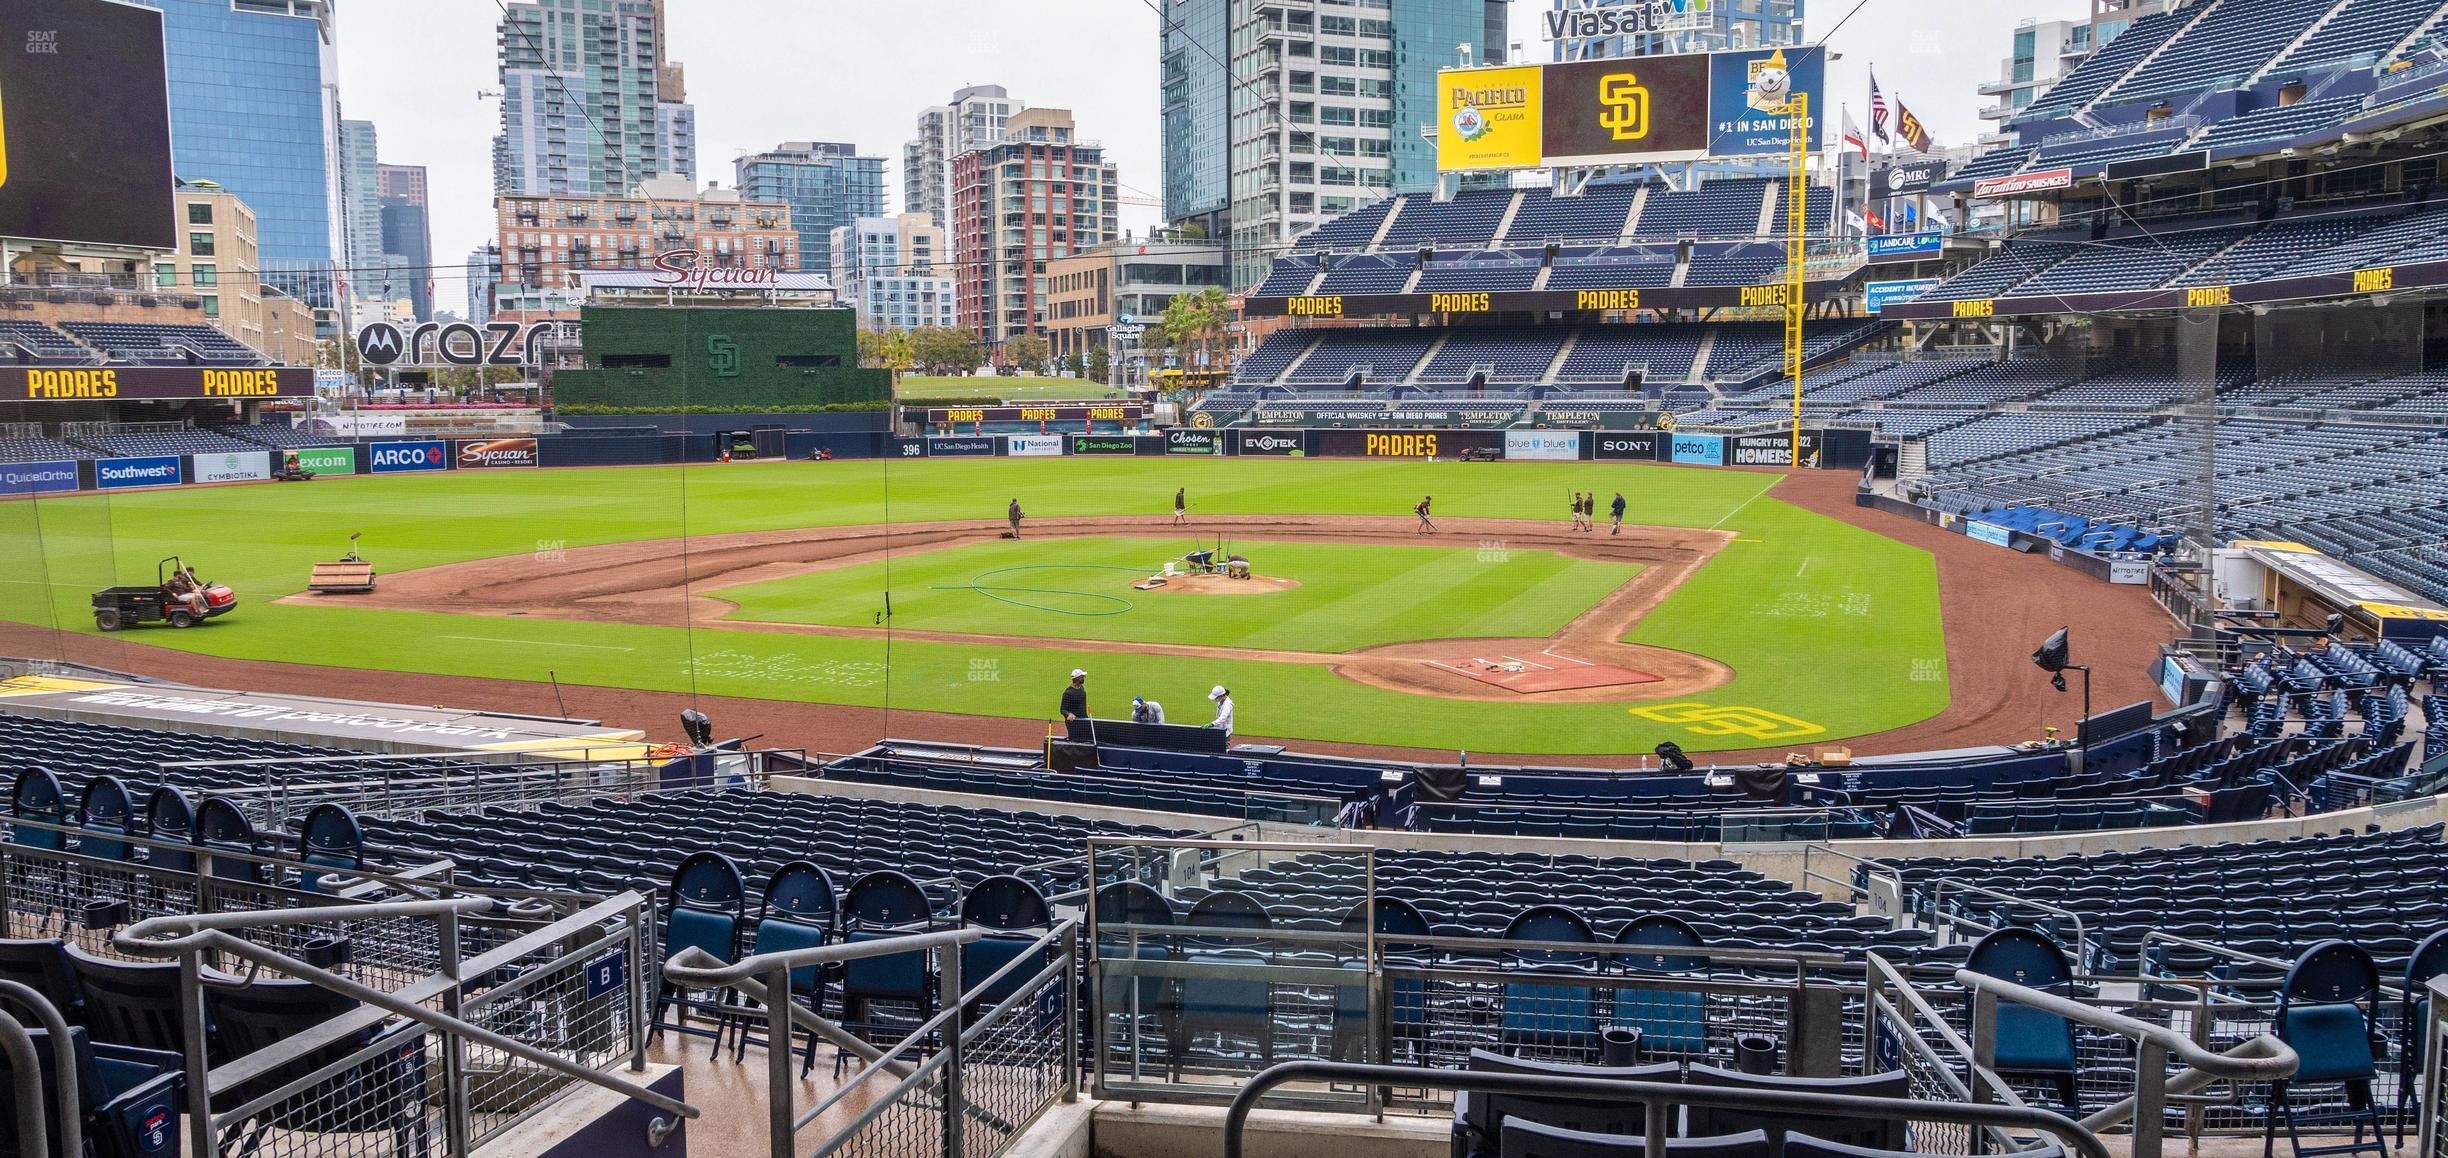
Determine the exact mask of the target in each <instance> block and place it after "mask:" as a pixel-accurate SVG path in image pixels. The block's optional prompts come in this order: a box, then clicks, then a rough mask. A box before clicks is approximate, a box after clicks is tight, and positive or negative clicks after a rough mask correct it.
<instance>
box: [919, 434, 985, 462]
mask: <svg viewBox="0 0 2448 1158" xmlns="http://www.w3.org/2000/svg"><path fill="white" fill-rule="evenodd" d="M1002 445H1003V440H1002V439H999V438H996V437H995V436H993V435H991V434H970V435H960V436H955V437H945V436H940V435H938V436H933V437H929V438H928V439H927V440H926V456H927V457H928V458H993V457H994V456H995V455H996V454H997V453H999V452H1000V451H1001V450H1002Z"/></svg>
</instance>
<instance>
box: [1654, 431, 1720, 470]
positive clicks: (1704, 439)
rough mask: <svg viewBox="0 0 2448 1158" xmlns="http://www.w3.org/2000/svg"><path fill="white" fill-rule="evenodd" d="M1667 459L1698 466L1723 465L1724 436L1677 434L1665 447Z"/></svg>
mask: <svg viewBox="0 0 2448 1158" xmlns="http://www.w3.org/2000/svg"><path fill="white" fill-rule="evenodd" d="M1667 456H1668V458H1667V461H1669V462H1681V463H1691V464H1695V465H1699V466H1724V465H1725V436H1724V435H1722V434H1678V435H1675V436H1674V439H1673V441H1672V442H1671V443H1669V444H1668V447H1667Z"/></svg>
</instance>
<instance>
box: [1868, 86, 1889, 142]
mask: <svg viewBox="0 0 2448 1158" xmlns="http://www.w3.org/2000/svg"><path fill="white" fill-rule="evenodd" d="M1870 131H1871V132H1872V133H1875V134H1877V135H1878V139H1879V140H1881V141H1889V140H1892V138H1890V137H1889V136H1888V135H1887V94H1886V93H1883V92H1880V91H1879V86H1878V74H1877V73H1875V72H1874V73H1871V74H1870Z"/></svg>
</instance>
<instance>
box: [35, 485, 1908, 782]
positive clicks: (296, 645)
mask: <svg viewBox="0 0 2448 1158" xmlns="http://www.w3.org/2000/svg"><path fill="white" fill-rule="evenodd" d="M1774 481H1775V480H1774V478H1773V477H1772V476H1768V475H1760V474H1749V473H1744V472H1739V471H1719V470H1705V469H1695V468H1680V467H1664V466H1648V465H1614V464H1604V463H1580V464H1571V463H1560V464H1538V463H1499V464H1460V463H1420V462H1392V461H1355V460H1287V461H1281V462H1271V461H1264V460H1250V459H1238V460H1225V459H1192V458H1175V459H1111V460H1105V459H1095V458H1061V459H1045V460H1028V459H982V460H937V461H932V462H922V463H884V462H872V461H870V462H832V463H823V464H814V463H805V462H789V463H745V464H731V465H727V466H715V465H708V466H698V467H687V468H679V467H637V468H608V469H599V470H551V471H500V472H486V471H464V472H450V473H447V474H436V475H423V476H415V475H411V476H386V477H375V478H327V479H321V480H317V481H316V482H313V483H308V484H303V485H242V486H226V487H203V488H185V489H174V490H162V491H143V492H130V493H123V494H111V495H77V496H70V497H64V498H46V499H42V500H39V501H12V502H0V617H4V618H7V619H10V620H14V621H17V622H21V623H28V624H36V625H40V626H42V627H46V628H56V629H57V630H60V631H67V632H77V633H81V634H87V635H92V634H93V633H94V628H93V621H92V618H91V613H90V604H89V599H88V597H89V596H90V595H91V593H92V592H93V591H94V590H96V589H98V588H101V587H105V586H109V585H111V584H113V583H118V582H136V581H144V582H150V581H151V580H152V577H153V574H154V561H155V560H156V559H158V558H160V557H161V556H164V555H169V554H173V553H178V554H183V555H184V556H186V558H187V559H188V560H189V561H190V562H193V563H195V564H196V565H197V566H198V567H199V569H200V570H201V571H202V572H203V574H204V575H205V576H206V577H207V578H211V579H216V580H221V581H225V582H229V583H231V584H233V585H234V586H236V587H237V588H238V591H239V594H240V598H241V601H242V603H241V606H240V608H239V610H238V611H237V612H236V613H235V614H233V615H231V616H228V617H226V618H224V619H221V620H218V621H215V622H214V623H212V624H210V625H208V626H205V627H202V628H199V629H196V630H191V631H172V630H170V629H168V628H146V629H139V630H131V631H128V632H124V633H122V634H120V635H118V636H114V637H109V638H110V639H111V640H112V641H113V643H114V644H116V645H119V646H127V647H135V646H139V645H152V646H155V647H162V648H177V649H185V650H189V651H195V652H201V653H207V654H212V655H220V656H228V657H232V658H238V659H252V660H267V661H279V662H297V663H313V664H329V665H334V666H343V667H361V668H372V669H382V670H394V671H409V672H433V673H443V674H453V675H475V676H489V677H495V678H502V679H513V680H533V681H538V682H542V681H544V680H545V679H547V678H548V674H549V675H550V676H554V677H557V678H558V679H559V680H560V681H561V682H563V683H577V684H589V683H591V684H603V685H609V686H617V687H632V688H642V689H647V690H655V691H680V692H688V691H695V692H701V693H704V694H709V695H724V696H746V697H752V698H766V699H787V700H804V701H814V702H822V703H841V704H856V705H866V706H877V705H882V704H885V703H886V702H887V701H888V700H889V703H890V704H891V705H892V706H894V707H898V708H915V709H925V710H934V711H945V712H963V713H973V714H979V715H995V716H1010V717H1018V718H1023V719H1044V718H1047V717H1048V716H1051V715H1052V714H1053V712H1054V706H1055V698H1056V694H1057V693H1058V692H1059V690H1060V689H1061V686H1062V684H1063V682H1064V675H1065V673H1066V672H1067V671H1068V670H1069V669H1070V668H1071V667H1072V666H1074V661H1075V660H1077V659H1079V658H1081V657H1080V656H1078V655H1076V654H1073V653H1069V652H1065V651H1064V650H1062V649H1059V648H1042V647H996V646H992V645H981V644H965V643H925V642H917V641H911V640H898V641H895V642H894V643H893V644H892V645H891V651H890V653H889V659H890V664H889V672H890V683H889V686H888V685H887V683H886V674H885V673H886V671H887V667H886V659H887V653H886V651H885V644H884V643H883V642H882V641H880V640H874V639H863V638H834V637H821V636H806V635H795V634H774V633H761V632H743V631H729V630H722V629H719V628H707V627H705V626H702V625H701V626H700V627H699V628H698V629H697V630H694V631H684V630H682V629H679V628H664V627H646V626H635V625H627V624H619V623H580V622H570V621H558V620H547V619H538V618H513V617H506V616H491V615H445V614H435V613H423V612H396V611H375V610H367V609H361V608H355V607H351V606H349V605H348V603H347V601H346V600H345V598H334V599H331V600H329V601H328V602H323V601H318V602H317V603H316V604H314V605H311V606H299V605H289V604H276V603H273V602H271V600H273V599H275V598H277V597H279V596H282V595H286V594H290V593H294V592H297V591H299V590H301V589H302V588H303V587H304V585H305V579H306V574H307V571H308V568H309V567H310V565H311V564H312V563H313V562H314V561H316V560H321V559H334V558H338V557H339V556H340V554H341V553H342V552H343V551H345V550H346V549H347V547H348V535H349V533H350V532H351V531H362V532H364V534H365V538H364V540H363V547H364V551H365V553H366V555H367V557H368V558H370V559H372V560H374V561H375V563H376V564H377V565H378V566H379V567H380V568H381V569H382V571H383V572H384V573H386V574H389V573H396V572H400V571H405V570H409V569H411V568H417V567H427V566H433V565H436V564H441V563H449V562H457V561H463V560H468V559H477V558H490V557H501V556H520V555H526V554H529V553H531V552H539V551H542V552H551V551H557V550H562V549H567V548H572V547H579V546H584V545H588V544H595V543H611V542H622V541H629V540H641V539H672V538H679V537H682V536H684V535H704V534H715V533H723V532H732V531H758V530H774V529H785V528H792V527H804V526H819V525H855V524H872V523H882V522H888V521H890V522H901V521H933V520H946V519H993V518H998V517H1000V515H1001V513H1002V511H1003V506H1004V503H1005V502H1006V501H1008V500H1009V499H1012V498H1018V499H1019V500H1020V501H1021V503H1022V504H1023V506H1024V507H1026V508H1027V509H1028V510H1029V511H1030V512H1032V513H1033V514H1035V515H1039V516H1052V515H1123V514H1148V515H1153V514H1160V513H1163V512H1166V511H1168V510H1169V509H1170V505H1171V500H1172V494H1173V489H1174V488H1175V487H1176V486H1186V487H1187V488H1188V489H1189V492H1190V502H1191V510H1192V512H1193V514H1194V515H1196V514H1198V513H1203V512H1208V513H1217V514H1376V515H1402V514H1404V513H1405V512H1407V511H1408V510H1409V508H1410V505H1411V504H1412V503H1413V502H1415V501H1417V499H1418V498H1419V496H1420V495H1422V494H1434V495H1435V496H1436V509H1437V513H1438V514H1439V515H1440V516H1444V517H1452V518H1465V519H1467V518H1472V517H1487V518H1522V517H1533V518H1554V519H1556V520H1557V521H1558V522H1559V523H1561V522H1562V517H1561V516H1562V513H1563V511H1564V508H1565V497H1566V495H1567V494H1568V493H1569V492H1570V491H1572V490H1574V489H1584V490H1589V489H1594V490H1596V491H1598V492H1599V493H1600V494H1602V495H1603V494H1607V493H1609V492H1611V491H1613V490H1615V489H1617V488H1621V489H1622V490H1623V492H1624V495H1625V497H1626V499H1627V500H1628V501H1629V503H1630V512H1629V516H1628V520H1627V521H1630V522H1634V523H1646V524H1656V525H1665V526H1697V527H1720V526H1721V527H1723V528H1724V529H1727V530H1730V531H1733V532H1735V533H1736V535H1737V539H1736V541H1734V542H1733V543H1730V544H1729V545H1727V546H1726V547H1725V548H1724V549H1723V550H1722V551H1720V552H1719V554H1718V555H1717V557H1716V558H1715V559H1713V560H1712V561H1711V562H1710V563H1709V564H1707V565H1706V566H1705V567H1703V568H1701V569H1700V571H1699V572H1697V573H1696V574H1695V575H1694V576H1693V577H1692V578H1691V579H1690V580H1689V581H1687V582H1685V583H1684V584H1683V585H1682V586H1681V587H1680V588H1678V589H1677V591H1676V592H1675V593H1674V594H1673V595H1671V596H1669V597H1668V598H1667V599H1666V601H1665V602H1664V603H1663V604H1662V605H1660V606H1659V607H1658V608H1657V609H1656V610H1655V611H1653V612H1652V613H1651V614H1650V616H1649V617H1648V618H1647V619H1646V620H1645V621H1644V622H1642V623H1641V624H1640V625H1639V626H1638V627H1637V628H1635V629H1634V630H1633V632H1632V633H1631V635H1630V636H1629V637H1628V638H1630V639H1631V640H1632V641H1633V642H1637V643H1645V644H1654V645H1657V646H1662V647H1672V648H1681V649H1686V650H1690V651H1694V652H1699V653H1701V654H1705V655H1708V656H1711V657H1713V658H1716V659H1718V660H1720V661H1722V662H1724V663H1726V664H1728V665H1729V666H1731V667H1732V668H1733V669H1734V670H1735V672H1736V673H1737V674H1736V677H1735V679H1734V680H1733V681H1732V682H1731V683H1729V684H1727V685H1725V686H1723V687H1720V688H1717V689H1715V690H1713V691H1711V692H1709V693H1707V694H1706V695H1704V696H1701V697H1696V699H1697V700H1698V701H1699V702H1701V703H1702V704H1703V705H1705V706H1706V707H1708V708H1710V709H1715V710H1723V709H1733V708H1744V709H1752V710H1755V711H1760V712H1772V713H1776V714H1777V715H1779V716H1782V717H1787V718H1789V719H1790V720H1792V721H1794V722H1795V723H1796V724H1797V725H1799V726H1800V727H1801V728H1802V729H1807V730H1797V731H1794V732H1792V733H1790V734H1786V735H1778V736H1775V737H1774V738H1773V739H1765V740H1764V739H1763V738H1762V737H1760V736H1757V735H1750V734H1731V735H1716V734H1709V733H1707V732H1695V731H1692V730H1691V726H1690V725H1686V724H1680V723H1665V722H1659V721H1655V720H1652V719H1649V718H1647V717H1644V716H1640V715H1636V714H1633V712H1634V710H1635V709H1638V708H1641V707H1642V705H1640V704H1637V703H1634V704H1623V703H1615V704H1541V705H1520V704H1512V703H1502V702H1494V701H1476V700H1469V701H1465V700H1443V699H1434V698H1428V697H1420V696H1409V695H1403V694H1399V693H1395V692H1388V691H1381V690H1378V689H1375V688H1370V687H1366V686H1363V685H1359V684H1355V683H1352V682H1350V681H1347V680H1344V679H1342V678H1340V677H1337V676H1335V675H1333V674H1331V673H1330V672H1328V671H1327V670H1325V669H1324V668H1323V667H1320V666H1316V665H1308V664H1290V663H1269V662H1259V661H1245V660H1233V661H1206V660H1198V661H1191V660H1185V659H1183V658H1180V657H1173V656H1156V655H1129V654H1099V655H1097V656H1096V657H1095V662H1094V664H1092V665H1084V666H1093V667H1095V668H1096V670H1097V676H1096V679H1095V680H1094V681H1093V683H1092V689H1091V694H1092V696H1094V697H1095V699H1094V700H1093V702H1094V703H1096V704H1097V705H1099V706H1100V707H1111V706H1112V704H1113V703H1115V702H1117V700H1127V698H1128V697H1129V696H1131V695H1133V694H1146V695H1150V696H1152V697H1155V698H1159V699H1162V700H1164V701H1165V702H1166V703H1168V704H1174V703H1179V704H1197V703H1200V702H1203V701H1202V700H1201V697H1202V696H1203V695H1204V694H1205V692H1206V690H1207V687H1208V686H1209V685H1210V684H1215V683H1224V684H1228V685H1230V686H1231V687H1232V688H1233V689H1234V694H1235V698H1236V699H1237V700H1238V703H1239V708H1240V718H1241V727H1242V729H1243V730H1244V731H1245V732H1249V733H1252V734H1258V735H1271V736H1284V737H1292V738H1299V739H1313V740H1342V741H1350V742H1361V743H1384V744H1403V745H1410V746H1417V747H1427V748H1445V749H1455V748H1466V749H1469V750H1472V751H1484V752H1521V753H1550V754H1568V753H1576V752H1624V751H1645V750H1647V749H1648V747H1649V746H1651V745H1653V744H1655V743H1656V742H1657V741H1659V740H1662V739H1672V740H1675V741H1676V742H1678V743H1680V744H1682V745H1683V746H1684V747H1685V748H1687V749H1690V750H1693V751H1708V750H1712V749H1726V748H1750V747H1760V746H1763V745H1764V743H1774V744H1782V743H1788V742H1790V743H1796V744H1800V743H1809V742H1815V741H1823V740H1834V739H1840V738H1842V737H1845V736H1852V735H1861V734H1865V733H1870V732H1878V731H1885V730H1888V729H1892V728H1897V727H1901V726H1903V725H1906V724H1910V723H1914V722H1917V721H1919V720H1922V719H1926V718H1928V717H1929V716H1931V715H1934V714H1936V713H1937V712H1939V711H1940V710H1942V709H1943V708H1944V707H1945V706H1946V702H1947V685H1946V681H1945V669H1944V656H1945V649H1944V640H1943V638H1942V635H1941V629H1940V625H1939V618H1938V602H1937V579H1936V572H1935V568H1934V566H1933V564H1932V562H1931V560H1930V557H1929V556H1928V555H1927V554H1926V553H1925V552H1922V551H1920V550H1917V549H1915V548H1912V547H1908V546H1906V545H1904V544H1901V543H1898V542H1896V541H1894V540H1891V539H1888V538H1885V537H1883V536H1880V535H1877V534H1874V533H1872V532H1869V531H1865V530H1861V529H1858V528H1855V527H1852V526H1850V525H1848V524H1844V523H1839V522H1836V521H1835V520H1832V519H1828V518H1824V517H1822V516H1819V515H1816V514H1812V513H1810V512H1808V511H1804V510H1802V509H1800V508H1797V507H1793V506H1790V505H1788V504H1786V503H1783V502H1779V501H1777V500H1775V499H1771V498H1765V497H1762V495H1763V493H1764V492H1765V490H1766V489H1767V488H1768V487H1769V486H1770V485H1771V484H1772V483H1773V482H1774ZM1473 545H1474V546H1475V544H1473ZM917 559H918V557H917V556H913V557H912V561H913V562H915V561H917ZM899 582H900V579H899V577H898V576H896V579H895V583H896V586H898V584H899ZM822 590H823V591H824V592H825V594H824V598H826V599H828V600H832V601H835V602H833V603H832V604H831V607H832V613H834V614H850V613H854V609H856V608H858V607H860V606H862V603H863V605H864V606H866V607H867V608H868V609H869V618H870V620H872V617H873V614H874V613H875V612H877V611H880V610H881V609H882V607H883V602H884V601H883V590H882V585H881V582H880V577H878V578H877V579H876V580H874V581H872V582H871V581H870V580H869V579H867V578H866V577H864V576H850V577H843V576H836V579H835V582H834V585H832V586H826V587H823V588H822ZM1191 598H1199V599H1209V600H1212V601H1215V602H1224V603H1230V602H1235V601H1239V600H1247V601H1250V602H1253V603H1267V602H1270V601H1271V600H1274V599H1277V598H1281V596H1262V597H1252V596H1198V597H1191ZM1578 598H1579V596H1574V599H1578ZM1559 602H1560V603H1563V604H1567V605H1568V604H1569V603H1570V602H1572V600H1561V601H1559ZM898 603H899V599H898V597H897V598H896V605H897V606H896V610H900V608H899V607H898ZM901 622H903V624H904V625H906V621H901ZM1416 630H1417V635H1416V637H1417V638H1438V637H1442V636H1446V635H1449V634H1452V633H1451V632H1450V631H1449V630H1447V629H1446V627H1445V626H1444V625H1441V624H1438V623H1422V624H1420V625H1419V626H1418V628H1417V629H1416ZM1061 634H1063V633H1056V635H1057V637H1059V636H1060V635H1061ZM1072 637H1073V638H1084V637H1082V636H1079V635H1077V634H1075V633H1074V634H1073V635H1072ZM341 694H345V692H342V693H341ZM477 706H481V705H477ZM749 730H753V728H750V729H749Z"/></svg>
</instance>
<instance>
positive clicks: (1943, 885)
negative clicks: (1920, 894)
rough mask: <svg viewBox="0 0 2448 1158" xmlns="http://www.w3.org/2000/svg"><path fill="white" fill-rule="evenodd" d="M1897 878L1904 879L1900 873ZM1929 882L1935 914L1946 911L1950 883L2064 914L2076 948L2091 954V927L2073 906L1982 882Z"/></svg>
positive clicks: (1977, 893)
mask: <svg viewBox="0 0 2448 1158" xmlns="http://www.w3.org/2000/svg"><path fill="white" fill-rule="evenodd" d="M1898 879H1899V880H1900V879H1901V875H1900V874H1899V877H1898ZM1930 883H1931V886H1932V887H1931V891H1930V915H1931V916H1933V917H1940V916H1944V915H1945V910H1946V894H1947V889H1949V888H1950V887H1951V888H1954V889H1956V890H1957V891H1960V892H1966V893H1971V894H1973V895H1974V896H1981V897H1987V898H1989V899H1991V900H1994V901H2004V902H2007V903H2008V904H2014V905H2021V906H2023V907H2024V908H2027V909H2032V910H2035V911H2038V912H2042V913H2047V914H2049V915H2051V916H2056V917H2064V918H2065V919H2067V920H2069V921H2072V922H2074V945H2075V947H2076V949H2078V950H2079V951H2080V952H2081V953H2082V954H2088V953H2089V952H2090V951H2091V934H2090V931H2089V929H2088V928H2087V927H2086V926H2084V924H2083V919H2082V914H2080V913H2077V912H2075V911H2074V910H2072V909H2069V908H2065V907H2063V906H2061V905H2052V904H2050V903H2048V902H2047V901H2035V900H2032V899H2031V898H2029V897H2019V896H2016V895H2014V894H2013V893H2003V892H1999V891H1998V890H1996V889H1992V888H1986V887H1983V886H1981V885H1976V884H1971V883H1968V882H1965V881H1958V880H1954V879H1952V878H1948V877H1940V878H1938V879H1937V880H1935V881H1932V882H1930ZM1948 919H1949V920H1957V921H1960V923H1962V924H1967V925H1974V926H1976V927H1977V926H1978V922H1974V921H1964V920H1961V919H1960V918H1948Z"/></svg>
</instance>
